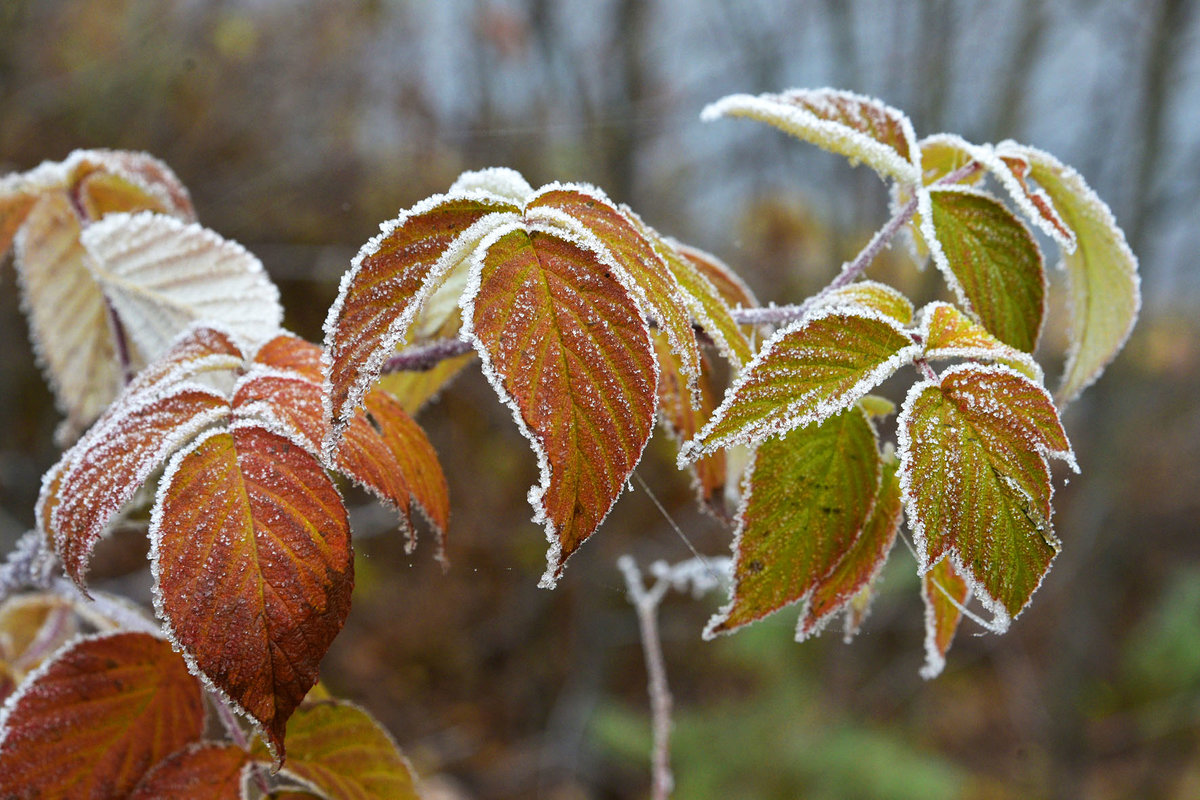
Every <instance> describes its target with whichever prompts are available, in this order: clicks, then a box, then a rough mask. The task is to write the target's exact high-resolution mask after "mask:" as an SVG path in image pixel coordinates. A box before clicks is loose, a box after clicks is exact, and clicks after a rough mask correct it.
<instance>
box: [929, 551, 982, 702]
mask: <svg viewBox="0 0 1200 800" xmlns="http://www.w3.org/2000/svg"><path fill="white" fill-rule="evenodd" d="M970 597H971V587H970V586H968V585H967V582H966V581H965V580H963V578H962V576H961V575H959V574H958V572H957V571H955V569H954V563H953V562H952V560H951V559H950V558H943V559H942V560H941V561H939V562H938V563H936V564H934V565H933V566H932V567H930V568H929V571H928V572H926V573H925V574H924V575H922V576H921V599H922V600H923V601H924V602H925V665H924V666H923V667H921V677H922V678H925V679H926V680H928V679H930V678H936V677H937V676H938V675H940V674H941V672H942V669H943V668H945V666H946V651H947V650H949V649H950V642H952V641H953V640H954V632H955V631H957V630H958V623H959V622H960V621H961V620H962V609H963V607H964V606H965V605H966V602H967V600H968V599H970Z"/></svg>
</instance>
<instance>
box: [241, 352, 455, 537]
mask: <svg viewBox="0 0 1200 800" xmlns="http://www.w3.org/2000/svg"><path fill="white" fill-rule="evenodd" d="M320 352H321V348H320V347H318V346H317V345H315V344H311V343H309V342H305V341H304V340H302V339H299V338H297V337H295V336H291V335H290V334H288V335H283V336H279V337H276V338H275V339H272V340H271V341H270V342H268V343H267V344H266V345H264V347H263V350H261V351H260V352H259V354H258V356H257V357H256V359H255V360H256V362H258V363H259V364H260V365H262V367H266V368H267V369H262V368H259V369H251V370H250V371H248V372H247V373H246V375H245V376H244V377H243V378H242V380H241V381H239V382H238V384H237V386H236V387H235V389H234V394H233V406H234V409H235V410H236V411H237V413H238V414H239V415H240V416H243V417H253V416H255V415H258V416H261V417H263V418H265V419H268V420H271V421H273V422H275V423H276V424H281V425H283V426H284V427H285V428H286V429H287V430H288V431H290V432H292V433H293V434H294V435H295V436H296V437H297V438H298V439H299V440H300V441H301V442H303V443H304V444H305V446H306V447H307V448H308V449H309V452H311V453H313V454H314V455H321V453H322V442H323V441H324V439H325V436H326V434H327V432H328V428H327V420H326V419H325V414H324V410H323V408H322V405H321V384H320V383H319V374H320V373H319V365H320ZM276 365H277V366H279V367H283V369H275V368H274V367H275V366H276ZM330 466H332V467H333V468H335V469H337V470H339V471H340V472H342V473H344V474H346V475H347V476H349V477H350V478H352V479H353V480H354V481H355V482H357V483H358V484H360V485H361V486H363V487H365V488H366V489H368V490H369V491H371V492H372V493H373V494H375V495H376V496H377V497H379V498H380V499H381V500H383V501H384V502H386V503H388V504H389V505H391V506H392V507H393V508H396V509H397V510H398V511H399V512H400V516H401V521H402V523H403V524H404V526H405V530H406V532H407V533H408V535H409V545H410V548H411V546H412V545H414V544H415V541H416V539H415V536H414V535H413V530H414V529H413V526H412V520H411V510H410V498H411V499H413V500H415V501H416V502H417V504H418V506H420V508H421V509H422V510H424V512H425V513H426V514H427V515H428V517H429V520H430V522H431V523H432V524H433V525H434V527H435V528H436V532H437V536H438V542H439V553H444V546H445V541H444V538H445V530H446V527H447V525H448V524H449V521H450V507H449V497H448V489H447V487H446V479H445V477H444V476H443V475H442V470H441V466H440V465H439V463H438V460H437V454H436V453H435V452H434V450H433V445H431V444H430V443H429V440H428V439H427V438H426V436H425V432H424V431H422V430H421V428H420V426H418V425H417V423H416V422H414V421H413V420H412V418H411V417H409V416H408V414H407V413H405V411H404V409H403V408H401V407H400V405H399V404H398V403H397V402H396V401H395V400H394V399H393V398H391V397H390V396H388V395H387V394H386V393H384V392H382V391H380V390H372V391H371V392H370V393H368V394H367V397H366V409H360V410H359V411H358V412H356V414H355V417H354V419H353V420H352V421H351V423H350V425H349V427H348V428H347V430H346V433H345V435H344V437H343V438H342V439H341V441H340V444H339V446H338V449H337V451H336V452H335V453H334V461H333V463H332V464H331V465H330Z"/></svg>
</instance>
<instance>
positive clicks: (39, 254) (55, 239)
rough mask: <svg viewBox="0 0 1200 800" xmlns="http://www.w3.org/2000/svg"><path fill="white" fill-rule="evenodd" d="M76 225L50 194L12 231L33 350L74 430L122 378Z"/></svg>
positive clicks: (66, 206) (60, 199)
mask: <svg viewBox="0 0 1200 800" xmlns="http://www.w3.org/2000/svg"><path fill="white" fill-rule="evenodd" d="M80 231H81V227H80V224H79V220H78V219H77V218H76V216H75V212H74V210H72V208H71V203H70V201H69V200H68V199H67V197H66V195H65V194H62V193H59V194H52V195H48V196H46V197H44V198H43V199H42V200H40V201H39V202H38V204H37V205H36V206H34V208H33V210H32V211H31V212H30V214H29V216H28V218H27V219H26V220H25V224H24V226H23V227H22V228H21V231H20V233H19V234H18V235H17V246H16V253H17V255H16V260H15V263H16V267H17V277H18V280H19V282H20V286H21V297H22V304H23V306H24V308H25V313H26V315H27V316H28V318H29V328H30V338H31V339H32V341H33V348H34V352H35V353H36V354H37V357H38V362H39V363H40V364H41V365H42V369H43V371H44V372H45V375H46V380H47V381H48V382H49V384H50V388H51V389H52V390H53V391H54V396H55V400H56V401H57V404H58V406H59V409H60V410H61V411H62V412H63V413H64V414H65V415H66V417H67V427H68V428H70V429H73V430H74V431H76V432H77V431H79V430H82V429H83V428H84V427H86V426H87V424H88V423H89V422H91V421H92V420H93V419H95V418H96V417H97V416H98V415H99V414H100V412H101V411H103V410H104V407H105V406H107V405H108V403H109V401H111V400H112V399H113V398H114V397H116V396H117V392H118V391H120V387H121V382H122V379H123V376H122V374H121V370H120V365H119V364H118V362H117V359H116V350H115V349H114V344H113V338H112V333H111V331H110V328H109V319H108V311H107V309H106V307H105V301H104V296H103V294H102V293H101V292H100V287H99V286H97V285H96V282H95V281H94V280H92V276H91V273H90V272H89V271H88V268H87V263H86V261H87V258H88V256H87V253H86V252H85V251H84V249H83V245H82V244H80V242H79V234H80Z"/></svg>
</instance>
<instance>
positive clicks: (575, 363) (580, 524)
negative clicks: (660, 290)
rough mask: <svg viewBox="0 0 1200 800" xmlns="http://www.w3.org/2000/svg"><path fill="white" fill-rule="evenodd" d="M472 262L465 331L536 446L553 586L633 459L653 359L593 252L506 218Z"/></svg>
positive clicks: (654, 375)
mask: <svg viewBox="0 0 1200 800" xmlns="http://www.w3.org/2000/svg"><path fill="white" fill-rule="evenodd" d="M475 262H476V263H475V265H474V267H473V269H474V271H475V273H474V274H475V275H477V277H476V278H473V284H472V285H473V286H474V287H477V291H476V292H475V293H474V294H473V295H472V296H469V297H467V298H465V299H464V312H463V313H464V318H465V319H466V320H467V321H468V323H469V324H467V325H464V332H465V333H466V334H467V335H469V336H471V337H472V340H473V342H474V343H475V347H476V349H477V350H478V351H479V353H480V356H481V358H482V361H483V370H484V374H485V375H487V376H488V379H489V381H491V383H492V386H493V387H494V388H495V390H496V392H497V394H499V395H500V397H501V399H503V400H504V402H505V403H506V404H508V405H509V407H510V408H512V410H513V415H514V418H515V419H516V421H517V424H518V427H520V429H521V432H522V433H523V434H524V435H525V436H526V438H528V439H529V440H530V442H531V443H532V445H533V449H534V452H535V454H536V455H537V458H538V466H539V470H540V473H541V477H540V482H539V485H538V486H536V487H534V488H533V489H532V490H530V494H529V501H530V504H531V505H532V506H533V507H534V521H535V522H538V523H541V524H543V525H544V526H545V529H546V537H547V539H548V540H549V541H550V551H549V553H548V554H547V562H548V565H547V569H546V573H545V575H544V576H543V577H542V585H543V586H552V585H553V584H554V582H555V581H556V580H557V578H558V576H559V575H560V574H561V572H562V568H563V562H564V561H565V560H566V558H567V557H568V556H570V555H571V554H572V553H573V552H575V550H576V549H578V548H579V546H580V544H582V543H583V541H584V540H585V539H587V537H588V536H590V535H591V534H592V533H593V532H594V531H595V530H596V528H597V527H598V526H599V525H600V522H601V521H602V520H603V519H604V517H605V515H606V514H607V513H608V510H609V509H610V508H611V507H612V505H613V503H614V502H615V501H616V499H617V497H618V496H619V495H620V493H621V491H622V489H623V488H624V486H625V482H626V480H628V478H629V475H630V474H631V473H632V472H633V468H634V465H636V464H637V462H638V459H639V458H640V457H641V454H642V450H643V448H644V447H645V445H646V441H647V439H649V437H650V433H651V429H652V426H653V421H654V409H655V402H656V394H655V393H656V388H657V384H658V366H657V363H656V361H655V358H654V352H653V349H652V345H651V343H650V337H649V331H648V330H647V327H646V323H645V321H644V320H643V319H642V316H641V313H640V310H639V309H638V307H637V305H636V304H635V303H634V301H633V300H632V299H631V298H630V297H629V295H628V293H627V291H626V290H625V287H624V286H623V285H622V284H621V283H620V282H618V280H617V279H616V278H615V277H613V275H612V272H611V270H610V267H609V266H608V263H607V259H606V258H604V257H603V256H602V255H601V254H599V253H597V252H596V251H593V250H589V249H586V248H585V247H582V246H580V245H579V244H576V243H574V242H571V241H567V240H566V239H564V238H561V234H559V233H558V232H556V231H553V230H541V229H534V230H532V231H527V230H523V229H519V228H516V227H515V226H511V227H506V228H502V229H499V230H497V231H496V232H495V233H493V234H492V236H491V237H489V239H488V241H487V242H486V243H485V244H484V245H483V246H481V248H480V250H479V252H478V253H477V254H476V256H475Z"/></svg>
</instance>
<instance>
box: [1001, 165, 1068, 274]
mask: <svg viewBox="0 0 1200 800" xmlns="http://www.w3.org/2000/svg"><path fill="white" fill-rule="evenodd" d="M996 158H997V159H998V160H999V162H1000V163H1001V164H1003V165H1004V168H1005V170H1007V174H1004V173H1003V172H1001V171H1000V170H999V169H997V168H996V167H995V166H994V165H992V164H989V165H988V168H989V169H990V170H992V171H993V172H994V173H996V174H997V175H999V177H1000V181H1001V183H1003V184H1004V186H1005V188H1006V189H1008V192H1009V194H1010V195H1012V197H1013V199H1014V200H1015V201H1016V202H1017V204H1018V205H1019V206H1020V208H1021V210H1022V211H1023V212H1024V213H1025V215H1026V216H1027V217H1029V218H1030V219H1031V220H1033V223H1034V224H1035V225H1037V226H1038V227H1039V228H1041V229H1042V231H1043V232H1044V233H1045V234H1046V235H1047V236H1050V237H1051V238H1053V239H1054V241H1056V242H1058V244H1059V246H1060V247H1061V248H1062V249H1063V251H1064V252H1067V253H1073V252H1074V251H1075V247H1076V246H1077V244H1078V240H1077V238H1076V235H1075V231H1074V230H1072V229H1071V228H1070V226H1068V225H1067V223H1066V221H1065V220H1064V219H1063V218H1062V215H1061V214H1059V212H1058V209H1057V208H1056V207H1055V205H1054V201H1053V200H1051V199H1050V195H1048V194H1046V192H1045V191H1044V190H1043V189H1042V188H1040V187H1039V186H1036V185H1034V184H1033V183H1031V182H1030V181H1029V178H1030V175H1031V168H1032V165H1031V164H1030V163H1029V160H1028V159H1027V158H1026V157H1025V155H1024V154H1021V153H1014V152H1012V151H1011V150H1009V151H1008V152H1006V153H1005V154H1004V155H997V156H996Z"/></svg>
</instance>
